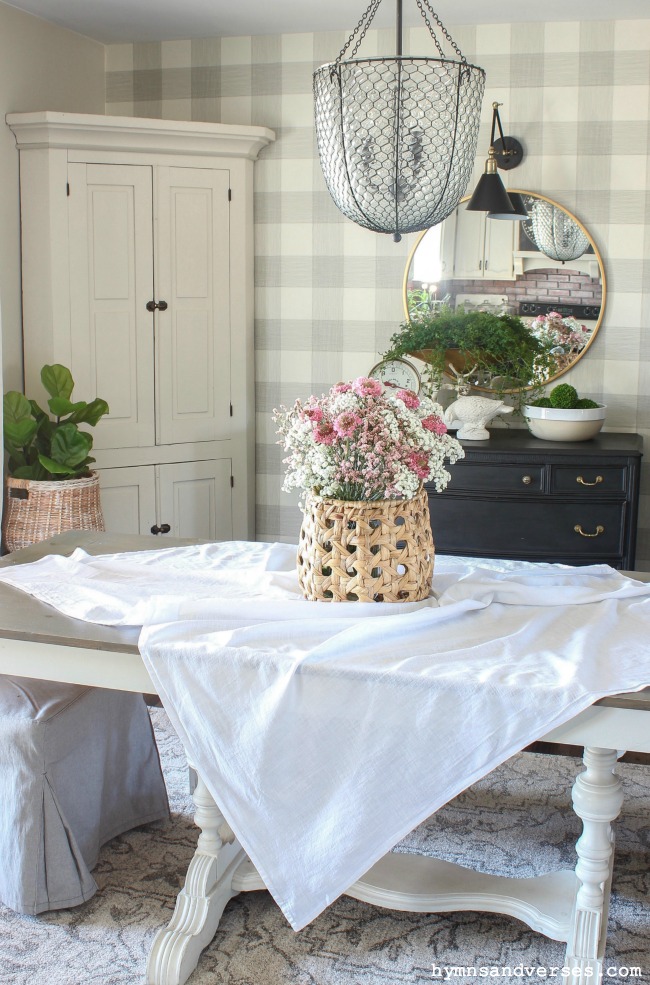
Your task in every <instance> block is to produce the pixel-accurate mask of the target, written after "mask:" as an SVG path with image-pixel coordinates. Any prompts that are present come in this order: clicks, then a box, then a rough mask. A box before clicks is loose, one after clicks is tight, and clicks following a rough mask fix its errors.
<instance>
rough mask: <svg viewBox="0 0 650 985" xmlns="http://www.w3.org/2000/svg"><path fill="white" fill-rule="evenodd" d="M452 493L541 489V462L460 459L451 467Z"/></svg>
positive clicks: (521, 491) (523, 491)
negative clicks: (524, 462)
mask: <svg viewBox="0 0 650 985" xmlns="http://www.w3.org/2000/svg"><path fill="white" fill-rule="evenodd" d="M449 472H450V475H451V482H450V484H449V487H448V488H449V491H450V493H452V494H453V493H457V492H459V491H462V492H472V493H477V494H479V495H480V494H481V493H517V494H521V495H525V494H526V493H527V492H531V493H532V492H540V491H541V489H542V476H543V474H544V469H543V466H541V465H526V464H524V465H503V464H500V465H495V464H494V463H493V462H486V463H482V462H459V463H457V464H456V465H452V466H450V468H449Z"/></svg>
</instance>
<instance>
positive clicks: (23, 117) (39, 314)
mask: <svg viewBox="0 0 650 985" xmlns="http://www.w3.org/2000/svg"><path fill="white" fill-rule="evenodd" d="M7 123H8V125H9V126H10V127H11V129H12V130H13V132H14V134H15V136H16V141H17V145H18V148H19V152H20V186H21V187H20V196H21V224H22V254H23V264H22V270H23V337H24V358H25V392H26V393H27V396H28V397H35V398H36V399H39V397H42V398H43V399H45V394H44V392H43V390H42V388H41V384H40V371H41V367H42V366H43V365H44V364H45V363H62V364H63V365H65V366H69V367H70V369H71V371H72V375H73V378H74V381H75V389H74V392H73V395H72V396H73V399H75V398H76V399H78V400H92V399H93V398H94V397H103V398H104V399H105V400H106V401H107V402H108V404H109V407H110V413H109V414H108V415H107V417H106V418H104V419H102V420H101V421H100V422H99V424H98V425H97V427H96V428H94V429H93V435H94V450H93V454H94V455H95V457H96V459H97V462H96V466H95V467H96V468H97V470H98V472H99V474H100V483H101V490H102V507H103V510H104V515H105V520H106V527H107V529H108V530H111V531H115V532H122V533H149V532H152V533H166V532H170V533H172V534H173V535H175V536H178V537H189V538H206V539H209V540H228V539H231V538H234V539H251V540H252V539H254V535H255V528H254V484H255V459H254V426H255V421H254V369H253V297H254V288H253V211H252V210H253V162H254V160H255V159H256V157H257V155H258V153H259V151H260V150H261V149H262V148H263V147H265V146H266V145H267V144H269V143H270V142H271V141H272V140H273V139H274V134H273V132H272V131H271V130H267V129H266V128H264V127H239V126H231V125H226V124H212V123H194V122H175V121H174V122H172V121H167V120H148V119H136V118H131V117H109V116H86V115H77V114H71V113H54V112H42V113H20V114H16V113H13V114H10V115H8V116H7Z"/></svg>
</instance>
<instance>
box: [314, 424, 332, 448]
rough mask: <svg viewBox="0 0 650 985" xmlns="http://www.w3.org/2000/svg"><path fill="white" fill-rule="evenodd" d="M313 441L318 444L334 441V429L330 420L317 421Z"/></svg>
mask: <svg viewBox="0 0 650 985" xmlns="http://www.w3.org/2000/svg"><path fill="white" fill-rule="evenodd" d="M314 441H316V442H318V444H319V445H333V444H334V442H335V441H336V431H335V430H334V426H333V424H332V423H331V421H324V420H323V421H317V422H316V426H315V427H314Z"/></svg>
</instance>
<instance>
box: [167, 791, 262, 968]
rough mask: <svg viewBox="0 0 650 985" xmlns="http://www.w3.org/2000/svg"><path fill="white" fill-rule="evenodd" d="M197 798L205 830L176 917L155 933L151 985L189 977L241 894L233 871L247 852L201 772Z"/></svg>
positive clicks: (200, 823) (196, 817)
mask: <svg viewBox="0 0 650 985" xmlns="http://www.w3.org/2000/svg"><path fill="white" fill-rule="evenodd" d="M193 797H194V804H195V806H196V811H195V814H194V820H195V822H196V824H197V825H198V827H199V828H200V829H201V833H200V835H199V840H198V843H197V847H196V852H195V853H194V857H193V858H192V861H191V862H190V865H189V868H188V870H187V876H186V878H185V885H184V886H183V889H182V890H181V891H180V893H179V894H178V897H177V899H176V906H175V909H174V913H173V914H172V918H171V920H170V922H169V924H168V925H167V927H164V928H163V929H161V930H159V931H158V933H157V934H156V937H155V938H154V942H153V944H152V947H151V952H150V954H149V960H148V963H147V983H148V985H183V983H184V982H185V981H187V979H188V977H189V976H190V975H191V974H192V972H193V971H194V969H195V968H196V965H197V962H198V960H199V957H200V955H201V951H202V950H203V949H204V948H205V947H207V945H208V944H209V943H210V941H211V940H212V938H213V937H214V934H215V931H216V929H217V927H218V925H219V921H220V919H221V914H222V913H223V911H224V908H225V906H226V904H227V903H228V901H229V900H230V899H232V897H233V896H236V895H237V893H238V890H234V889H233V887H232V881H233V876H234V874H235V871H236V869H237V868H238V866H239V865H240V864H241V863H242V862H243V861H245V859H246V855H245V854H244V851H243V849H242V848H241V846H240V845H239V843H238V842H237V841H236V840H235V837H234V835H233V833H232V830H231V829H230V826H229V825H228V824H227V823H226V821H225V820H224V817H223V815H222V814H221V811H220V810H219V808H218V807H217V805H216V804H215V802H214V800H213V798H212V796H211V794H210V793H209V791H208V789H207V787H206V786H205V784H204V782H203V780H202V778H201V776H200V775H199V776H198V780H197V785H196V788H195V790H194V795H193Z"/></svg>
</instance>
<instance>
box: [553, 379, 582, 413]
mask: <svg viewBox="0 0 650 985" xmlns="http://www.w3.org/2000/svg"><path fill="white" fill-rule="evenodd" d="M550 399H551V407H558V408H562V409H564V410H570V409H572V408H574V407H575V406H576V404H577V403H578V391H577V390H576V388H575V387H574V386H571V384H570V383H560V384H559V386H556V387H553V389H552V390H551V393H550Z"/></svg>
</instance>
